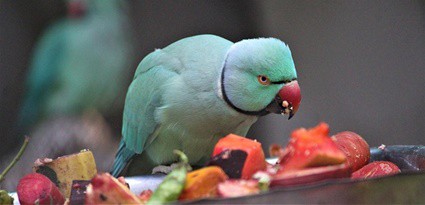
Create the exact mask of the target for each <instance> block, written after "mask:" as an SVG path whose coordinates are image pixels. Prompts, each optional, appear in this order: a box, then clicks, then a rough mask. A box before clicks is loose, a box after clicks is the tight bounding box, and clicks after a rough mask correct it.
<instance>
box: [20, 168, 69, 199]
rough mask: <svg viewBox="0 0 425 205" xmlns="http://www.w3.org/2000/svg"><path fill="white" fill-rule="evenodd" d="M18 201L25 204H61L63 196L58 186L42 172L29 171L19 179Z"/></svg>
mask: <svg viewBox="0 0 425 205" xmlns="http://www.w3.org/2000/svg"><path fill="white" fill-rule="evenodd" d="M17 192H18V198H19V203H20V204H22V205H26V204H63V203H64V202H65V198H64V197H63V195H62V194H61V193H60V191H59V188H58V187H57V186H56V185H55V184H54V183H53V182H52V181H50V179H49V178H47V177H46V176H44V175H42V174H38V173H31V174H27V175H25V176H24V177H23V178H22V179H21V180H19V184H18V188H17Z"/></svg>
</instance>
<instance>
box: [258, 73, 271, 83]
mask: <svg viewBox="0 0 425 205" xmlns="http://www.w3.org/2000/svg"><path fill="white" fill-rule="evenodd" d="M257 79H258V82H259V83H261V84H262V85H270V79H269V78H268V77H267V76H265V75H259V76H258V77H257Z"/></svg>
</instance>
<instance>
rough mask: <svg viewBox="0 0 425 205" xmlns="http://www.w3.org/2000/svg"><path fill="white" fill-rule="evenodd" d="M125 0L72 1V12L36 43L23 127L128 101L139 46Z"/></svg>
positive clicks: (108, 111)
mask: <svg viewBox="0 0 425 205" xmlns="http://www.w3.org/2000/svg"><path fill="white" fill-rule="evenodd" d="M124 7H125V4H124V2H123V1H120V0H90V1H89V0H68V1H67V8H68V14H67V16H66V17H64V18H63V19H60V20H58V21H57V22H54V23H53V24H52V25H51V26H50V27H49V28H48V29H47V30H46V32H45V33H44V34H43V35H42V36H41V38H40V40H39V42H38V43H37V44H36V46H35V50H34V55H33V59H32V62H31V64H30V67H29V72H28V79H27V82H26V83H27V84H26V87H27V88H26V93H25V99H24V101H23V104H22V106H21V113H20V119H19V126H20V127H21V128H22V129H25V130H27V129H29V128H31V127H32V126H33V125H34V124H35V123H37V122H39V121H40V120H44V119H46V118H49V117H51V116H55V115H73V114H81V113H82V112H83V111H84V110H87V109H94V110H97V111H98V112H100V113H102V114H104V115H108V114H111V115H113V114H114V113H111V112H120V110H121V109H122V106H123V105H124V96H125V90H126V88H127V86H128V84H129V80H130V78H129V77H130V76H129V75H126V73H131V70H132V69H130V67H131V66H130V64H131V62H129V59H131V57H130V56H131V53H132V52H133V48H132V45H131V34H130V32H129V31H130V30H129V29H128V28H127V27H128V24H129V22H128V18H127V17H126V16H125V12H124V11H123V8H124Z"/></svg>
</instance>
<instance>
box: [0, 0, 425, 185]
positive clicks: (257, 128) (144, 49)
mask: <svg viewBox="0 0 425 205" xmlns="http://www.w3.org/2000/svg"><path fill="white" fill-rule="evenodd" d="M128 3H129V6H128V7H127V9H128V10H127V13H128V15H129V16H130V25H131V30H132V32H133V36H134V38H133V39H132V40H133V45H135V52H134V53H135V54H134V56H132V59H129V60H131V62H132V68H133V70H132V71H131V72H134V70H135V69H136V66H137V64H138V62H140V60H141V59H142V58H143V57H144V56H145V55H147V54H148V53H149V52H151V51H153V50H154V49H155V48H161V47H164V46H166V45H168V44H170V43H172V42H174V41H176V40H178V39H181V38H183V37H187V36H191V35H196V34H203V33H211V34H216V35H220V36H222V37H224V38H227V39H229V40H232V41H239V40H242V39H244V38H254V37H269V36H270V37H276V38H279V39H281V40H283V41H285V42H286V43H287V44H289V46H290V48H291V50H292V54H293V57H294V61H295V65H296V67H297V70H298V77H299V83H300V86H301V92H302V96H303V99H302V103H301V106H300V109H299V111H298V113H297V115H295V117H294V118H293V119H291V120H290V121H288V120H286V118H285V117H282V116H278V115H269V116H266V117H263V118H262V119H260V120H259V121H258V122H257V123H256V124H255V125H254V126H253V127H252V128H251V131H250V132H249V134H248V136H249V137H252V138H256V139H259V140H260V141H261V142H262V143H263V145H264V147H265V148H267V147H268V145H270V144H271V143H279V144H286V142H287V140H288V136H289V134H290V132H291V131H292V130H293V129H295V128H297V127H311V126H314V125H316V124H317V123H319V122H321V121H324V122H327V123H329V125H330V127H331V133H332V134H333V133H337V132H340V131H344V130H351V131H354V132H356V133H358V134H360V135H361V136H363V137H364V138H365V139H366V141H368V143H369V144H370V145H371V146H379V145H381V144H386V145H391V144H425V136H424V133H425V129H424V127H425V126H424V125H425V90H424V88H425V1H392V0H382V1H313V0H311V1H302V0H301V1H300V0H297V1H295V0H293V1H288V0H285V1H283V0H282V1H277V0H276V1H252V0H248V1H242V0H238V1H128ZM66 12H67V11H66V5H65V3H64V2H63V1H57V0H42V1H32V0H18V1H14V0H3V1H0V138H1V140H0V155H1V156H2V158H0V159H1V163H0V169H1V168H2V167H4V164H5V163H6V161H8V160H9V159H10V157H9V156H10V155H9V156H8V154H10V153H15V152H16V151H17V149H18V147H19V146H20V143H21V142H22V141H23V136H22V133H21V132H19V131H18V130H19V129H18V128H17V127H16V120H17V113H18V110H19V106H20V103H22V99H23V93H24V91H25V87H24V83H25V79H26V74H27V71H28V65H29V63H30V59H31V56H32V52H33V49H34V45H35V43H36V42H37V40H38V39H39V38H40V36H41V35H42V33H43V31H45V29H46V28H48V26H50V25H52V24H53V23H54V22H55V21H56V20H58V19H60V18H64V17H65V16H66ZM130 75H132V74H130ZM129 83H130V79H129V81H128V84H129ZM124 92H125V91H124ZM121 117H122V109H121V110H116V113H115V114H114V115H113V116H105V118H104V119H101V120H100V121H96V122H99V123H97V125H99V124H100V125H101V127H102V126H108V127H109V128H107V129H106V131H105V132H106V133H109V135H111V136H112V138H114V139H115V141H114V139H112V140H110V143H109V144H107V145H102V147H103V148H104V149H103V150H101V151H102V152H101V153H104V152H106V153H110V154H109V155H108V157H109V158H108V159H107V160H104V161H105V163H106V165H104V167H107V166H108V165H109V163H110V160H111V156H112V157H113V154H114V153H115V149H116V141H117V140H118V139H119V137H120V129H121ZM54 123H56V124H54ZM58 123H59V125H60V122H58V121H56V122H53V124H54V125H55V126H56V127H57V126H58V125H57V124H58ZM72 123H73V122H71V124H72ZM94 124H96V123H94ZM45 126H46V125H45ZM78 126H81V124H79V125H78ZM78 126H77V127H78ZM47 127H49V124H48V123H47ZM59 127H60V126H59ZM74 127H75V126H74ZM78 129H80V127H78ZM108 129H109V130H108ZM101 130H105V129H101ZM63 132H65V131H63ZM34 133H35V132H34ZM34 133H33V132H29V133H26V134H30V135H33V134H34ZM62 134H63V133H62ZM80 134H81V133H80ZM103 134H104V133H102V135H103ZM44 135H45V134H41V136H44ZM55 136H56V135H55V134H50V137H52V138H55ZM58 136H62V135H58ZM82 136H84V134H83V135H82ZM56 138H58V137H56ZM65 138H66V137H65ZM96 139H97V138H96ZM57 140H58V141H59V142H57V143H56V142H55V143H51V144H52V145H54V147H53V148H51V149H52V151H51V152H46V150H47V147H48V146H49V144H48V143H47V144H46V143H44V144H43V146H44V147H46V150H41V151H40V150H39V151H33V152H34V153H26V154H25V155H24V158H25V157H26V158H27V160H26V161H25V160H24V161H25V164H23V165H22V166H24V167H25V166H26V167H28V166H30V165H31V163H32V161H33V160H34V159H35V158H37V157H45V156H44V155H48V156H49V157H55V156H59V155H61V154H64V152H65V153H66V154H69V153H72V152H75V151H78V148H79V147H78V146H76V148H75V149H72V147H71V148H69V146H68V147H67V148H68V149H65V147H61V146H66V145H68V144H69V143H65V142H67V140H66V139H63V138H60V139H57ZM60 140H63V141H64V143H61V142H60ZM40 141H41V140H40ZM108 142H109V141H108ZM94 143H96V141H95V142H94ZM33 144H35V145H34V146H36V143H35V142H34V143H33ZM61 144H64V145H61ZM77 147H78V148H77ZM65 150H66V151H65ZM53 152H54V153H55V154H52V153H53ZM41 155H43V156H41ZM52 155H54V156H52ZM108 160H109V161H108ZM18 175H19V174H18ZM17 178H18V176H17Z"/></svg>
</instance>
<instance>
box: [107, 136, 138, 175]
mask: <svg viewBox="0 0 425 205" xmlns="http://www.w3.org/2000/svg"><path fill="white" fill-rule="evenodd" d="M135 154H136V153H134V152H133V151H131V150H129V149H127V147H125V142H124V141H123V140H121V142H120V146H119V148H118V152H117V155H116V156H115V161H114V165H113V166H112V170H111V175H112V176H114V177H118V176H119V175H120V174H121V173H122V172H123V171H124V169H125V168H126V166H127V164H128V162H130V160H131V159H132V158H133V156H135Z"/></svg>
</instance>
